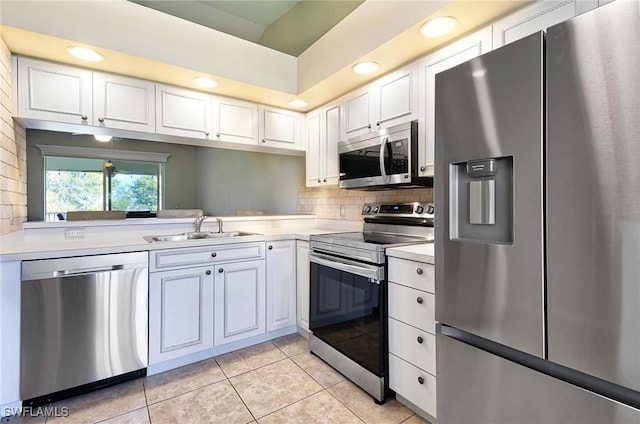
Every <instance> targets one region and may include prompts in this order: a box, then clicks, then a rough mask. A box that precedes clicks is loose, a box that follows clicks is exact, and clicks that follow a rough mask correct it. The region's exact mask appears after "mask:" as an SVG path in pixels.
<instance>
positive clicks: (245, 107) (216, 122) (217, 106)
mask: <svg viewBox="0 0 640 424" xmlns="http://www.w3.org/2000/svg"><path fill="white" fill-rule="evenodd" d="M212 98H213V104H212V109H213V131H214V133H213V134H214V137H213V139H214V140H220V141H228V142H232V143H243V144H252V145H257V144H258V105H257V104H256V103H251V102H245V101H243V100H236V99H231V98H228V97H218V96H213V97H212Z"/></svg>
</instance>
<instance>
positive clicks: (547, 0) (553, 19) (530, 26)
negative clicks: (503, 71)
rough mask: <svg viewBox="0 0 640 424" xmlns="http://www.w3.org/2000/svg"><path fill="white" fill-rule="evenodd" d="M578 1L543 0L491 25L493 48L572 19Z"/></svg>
mask: <svg viewBox="0 0 640 424" xmlns="http://www.w3.org/2000/svg"><path fill="white" fill-rule="evenodd" d="M577 3H578V0H562V1H558V0H543V1H539V2H536V3H534V4H532V5H531V6H527V7H525V8H524V9H521V10H519V11H517V12H515V13H512V14H510V15H509V16H507V17H506V18H504V19H501V20H499V21H497V22H495V23H494V24H493V48H494V49H497V48H498V47H502V46H504V45H505V44H509V43H511V42H514V41H516V40H519V39H521V38H523V37H526V36H527V35H531V34H533V33H534V32H537V31H544V30H546V29H547V28H548V27H550V26H552V25H555V24H559V23H560V22H563V21H566V20H567V19H570V18H573V17H574V16H575V15H576V14H577V13H576V11H577Z"/></svg>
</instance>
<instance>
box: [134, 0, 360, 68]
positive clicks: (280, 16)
mask: <svg viewBox="0 0 640 424" xmlns="http://www.w3.org/2000/svg"><path fill="white" fill-rule="evenodd" d="M129 1H131V2H132V3H137V4H140V5H143V6H146V7H149V8H151V9H154V10H157V11H160V12H163V13H167V14H169V15H172V16H175V17H178V18H182V19H186V20H187V21H190V22H193V23H196V24H200V25H203V26H205V27H207V28H211V29H215V30H217V31H222V32H224V33H226V34H229V35H233V36H235V37H239V38H242V39H244V40H247V41H251V42H252V43H256V44H259V45H261V46H265V47H269V48H271V49H274V50H277V51H279V52H282V53H286V54H289V55H291V56H296V57H297V56H299V55H300V54H301V53H302V52H303V51H305V50H306V49H307V48H308V47H309V46H311V45H312V44H313V43H315V42H316V41H318V39H319V38H320V37H322V36H323V35H324V34H326V33H327V31H329V30H330V29H331V28H333V27H334V26H335V25H336V24H337V23H338V22H340V21H341V20H342V19H344V17H345V16H347V15H348V14H349V13H351V12H352V11H353V10H354V9H355V8H356V7H358V6H359V5H360V4H361V3H363V2H364V0H354V1H351V0H340V1H335V0H334V1H327V0H320V1H318V0H303V1H294V0H259V1H257V0H233V1H230V0H165V1H158V0H129Z"/></svg>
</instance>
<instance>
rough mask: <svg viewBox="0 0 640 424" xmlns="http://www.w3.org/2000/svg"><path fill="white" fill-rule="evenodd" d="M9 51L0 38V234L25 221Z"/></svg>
mask: <svg viewBox="0 0 640 424" xmlns="http://www.w3.org/2000/svg"><path fill="white" fill-rule="evenodd" d="M11 83H12V82H11V52H9V48H8V47H7V45H6V44H5V42H4V40H3V39H2V37H0V234H5V233H10V232H12V231H18V230H21V229H22V223H23V222H24V221H26V220H27V140H26V134H25V130H24V128H22V127H21V126H20V125H18V124H17V123H16V122H14V121H13V119H12V118H11V116H12V109H13V106H12V102H11Z"/></svg>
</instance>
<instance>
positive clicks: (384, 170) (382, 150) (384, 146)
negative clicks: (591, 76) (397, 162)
mask: <svg viewBox="0 0 640 424" xmlns="http://www.w3.org/2000/svg"><path fill="white" fill-rule="evenodd" d="M388 141H389V137H382V143H381V144H380V174H381V175H382V179H383V181H386V180H387V167H386V165H385V163H384V153H385V150H386V149H387V142H388Z"/></svg>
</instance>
